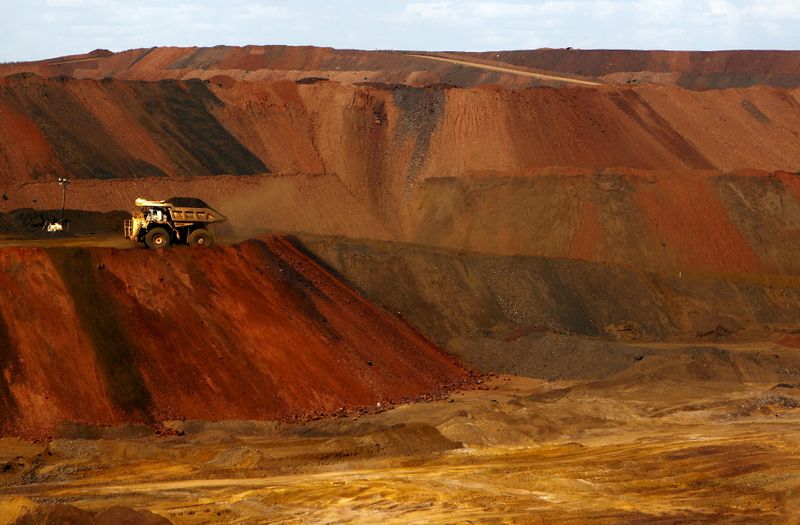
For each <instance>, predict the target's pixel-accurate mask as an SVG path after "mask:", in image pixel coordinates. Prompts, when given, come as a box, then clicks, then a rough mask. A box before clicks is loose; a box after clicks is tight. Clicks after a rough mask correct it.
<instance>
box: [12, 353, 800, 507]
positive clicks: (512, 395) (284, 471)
mask: <svg viewBox="0 0 800 525" xmlns="http://www.w3.org/2000/svg"><path fill="white" fill-rule="evenodd" d="M750 346H751V347H752V344H751V345H750ZM768 348H769V351H771V352H775V351H776V350H775V349H774V346H772V345H771V344H768V343H764V348H763V349H762V350H766V349H768ZM787 351H788V350H787ZM662 357H663V356H662ZM649 359H650V358H649V357H647V358H645V360H644V362H643V363H644V364H643V365H642V366H645V369H646V368H647V367H646V365H647V362H648V360H649ZM653 363H654V364H653V365H652V366H651V367H650V368H652V369H653V370H656V369H659V370H663V369H664V367H663V360H662V361H660V360H658V359H653ZM667 368H668V367H667ZM627 377H635V376H631V375H629V376H627ZM796 387H797V385H794V384H788V383H779V384H776V383H741V382H736V381H722V380H709V381H685V380H683V379H682V377H680V375H669V374H662V375H661V377H658V378H656V379H654V380H651V381H648V382H641V381H634V380H629V381H625V380H624V377H623V376H620V377H619V378H617V380H615V379H614V378H606V379H603V380H595V381H550V382H548V381H544V380H539V379H531V378H522V377H517V376H496V377H492V378H488V379H487V381H486V382H484V383H483V384H482V385H480V386H479V387H478V389H476V390H471V391H465V392H460V393H456V394H454V395H452V396H451V397H450V398H449V399H445V400H441V401H434V402H430V403H421V404H413V405H403V406H399V407H397V408H394V409H392V410H388V411H385V412H382V413H378V414H372V415H366V416H361V417H357V418H354V417H339V418H328V419H321V420H318V421H313V422H310V423H305V424H298V425H292V424H281V423H257V422H220V423H203V422H192V421H175V422H170V423H167V425H166V430H168V432H167V433H168V434H169V433H171V434H177V435H168V436H161V437H157V436H153V435H152V434H150V435H147V434H148V432H149V431H148V430H147V429H142V428H137V427H125V428H118V429H108V430H105V431H100V430H96V429H95V430H92V429H86V428H80V427H69V428H68V427H65V428H64V429H63V430H62V432H63V436H64V437H62V438H60V439H57V440H55V441H52V442H49V443H42V444H29V443H23V442H20V441H17V440H14V439H5V440H0V482H2V488H0V521H2V522H13V520H14V519H16V518H17V517H18V516H20V515H22V514H24V513H25V512H26V510H28V509H33V508H35V507H37V506H41V505H52V504H57V503H58V504H69V505H74V506H76V507H78V508H81V509H85V510H89V511H100V510H102V509H106V508H108V507H111V506H117V505H122V506H126V507H132V508H134V509H147V510H150V511H152V512H154V513H156V514H158V515H161V516H163V517H166V518H168V519H169V520H171V521H173V522H174V523H210V522H211V523H213V522H225V523H258V522H271V523H304V522H309V523H330V522H337V523H366V522H369V523H376V522H383V523H412V522H417V523H419V522H425V523H454V522H461V523H465V522H473V523H478V522H480V523H502V522H533V523H540V522H542V523H552V522H562V523H585V522H587V521H591V522H592V523H654V522H664V523H687V522H691V523H698V522H719V521H724V522H727V523H732V522H733V523H736V522H741V523H778V522H783V523H796V522H797V518H796V516H797V515H798V513H800V432H798V423H800V409H799V407H800V394H798V392H797V389H796ZM81 436H82V437H87V436H91V437H93V438H100V439H76V438H78V437H81ZM137 436H138V437H137Z"/></svg>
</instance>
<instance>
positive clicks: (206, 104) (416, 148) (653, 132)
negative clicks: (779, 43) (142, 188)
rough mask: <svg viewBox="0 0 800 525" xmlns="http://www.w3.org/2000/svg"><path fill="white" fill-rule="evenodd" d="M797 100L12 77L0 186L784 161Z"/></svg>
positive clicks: (752, 93) (410, 180)
mask: <svg viewBox="0 0 800 525" xmlns="http://www.w3.org/2000/svg"><path fill="white" fill-rule="evenodd" d="M799 100H800V91H798V90H794V91H785V90H777V89H774V88H765V87H759V88H751V89H741V90H726V91H703V92H694V91H686V90H681V89H678V88H674V87H655V86H649V87H640V88H635V89H634V88H621V87H606V88H560V89H554V88H536V89H525V90H493V89H440V88H429V89H423V88H408V87H398V88H396V89H381V88H376V87H366V86H352V85H345V84H338V83H333V82H326V83H321V84H313V85H297V84H295V83H293V82H286V81H284V82H272V83H265V82H259V83H250V82H240V83H236V84H235V85H234V86H233V87H230V88H224V87H223V88H218V87H214V86H208V85H204V84H202V83H200V82H171V81H170V82H163V83H161V82H160V83H151V82H122V81H100V82H98V81H92V80H73V79H64V80H46V79H41V78H38V77H33V78H32V77H29V76H28V77H20V76H15V77H9V78H6V79H4V80H0V121H1V122H3V124H4V125H3V126H2V127H0V183H9V182H10V183H22V182H27V181H29V180H31V179H36V178H55V176H56V175H61V174H67V175H69V176H72V177H80V178H96V179H108V178H120V177H144V176H164V175H168V176H186V175H189V174H191V175H220V174H231V175H245V174H253V173H264V172H267V171H271V172H276V173H290V172H294V173H296V172H306V173H320V172H327V173H331V172H333V173H337V174H339V176H340V177H342V179H343V180H344V181H345V183H346V185H347V186H348V187H349V189H350V190H351V191H353V192H354V193H356V194H357V195H370V196H371V197H373V198H382V197H381V195H380V194H385V193H387V192H388V193H393V194H395V195H398V194H402V193H404V192H406V191H409V190H410V189H413V186H414V184H415V183H416V182H417V181H419V180H422V179H425V178H428V177H434V176H436V177H438V176H461V175H463V174H465V173H469V172H472V171H486V170H491V171H506V172H524V171H526V170H530V169H534V168H542V167H549V166H566V167H580V168H590V169H594V168H607V167H631V168H640V169H666V170H682V169H686V168H692V169H717V170H732V169H741V168H745V169H750V168H753V169H763V170H768V171H772V170H790V171H794V170H797V169H798V167H800V135H798V130H797V122H798V121H800V102H798V101H799ZM6 123H7V125H6ZM223 152H224V154H223Z"/></svg>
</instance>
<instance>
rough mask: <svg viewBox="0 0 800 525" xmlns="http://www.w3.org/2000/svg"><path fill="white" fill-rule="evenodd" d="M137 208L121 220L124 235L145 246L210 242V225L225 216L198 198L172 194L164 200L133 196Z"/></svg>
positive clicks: (224, 219) (206, 243)
mask: <svg viewBox="0 0 800 525" xmlns="http://www.w3.org/2000/svg"><path fill="white" fill-rule="evenodd" d="M136 206H137V207H139V208H141V211H136V212H134V213H133V217H132V218H131V219H128V220H127V221H125V237H126V238H128V239H130V240H131V241H134V242H143V243H144V244H145V245H146V246H147V247H148V248H151V249H158V248H166V247H167V246H169V245H171V244H188V245H189V246H211V245H212V244H213V243H214V236H213V235H212V233H211V227H212V225H214V224H217V223H220V222H223V221H226V220H228V219H227V217H225V216H224V215H222V214H221V213H219V212H218V211H216V210H214V209H213V208H211V207H210V206H209V205H208V204H206V203H205V202H203V201H201V200H200V199H194V198H190V197H175V198H172V199H169V200H166V201H149V200H146V199H136Z"/></svg>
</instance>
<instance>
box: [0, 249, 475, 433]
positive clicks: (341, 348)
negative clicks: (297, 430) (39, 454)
mask: <svg viewBox="0 0 800 525" xmlns="http://www.w3.org/2000/svg"><path fill="white" fill-rule="evenodd" d="M0 268H2V271H0V344H2V347H0V350H1V351H0V370H1V371H2V374H0V425H2V435H9V434H15V433H21V434H23V435H26V436H32V437H42V436H46V435H47V434H48V433H49V432H51V431H52V430H53V428H54V427H55V426H56V425H57V424H58V423H59V422H60V421H62V420H71V421H83V422H89V423H99V424H116V423H122V422H126V421H134V422H147V423H152V422H158V421H160V420H164V419H173V418H190V419H204V420H217V419H277V418H292V417H295V416H303V415H309V414H314V413H319V412H333V411H336V410H338V409H340V408H354V407H360V406H375V404H376V403H378V402H383V403H386V402H389V401H392V400H400V399H403V398H410V397H414V396H419V395H424V394H430V393H436V392H438V391H441V390H442V389H444V388H446V387H448V386H449V385H452V384H454V383H459V382H462V381H464V380H466V379H467V377H468V375H467V374H466V373H465V372H464V371H463V370H462V369H460V368H459V367H458V366H457V365H456V364H455V363H454V362H453V361H452V360H451V359H450V358H448V357H446V356H445V355H444V354H442V353H441V352H440V351H439V350H438V349H437V348H436V347H435V346H433V345H432V344H431V343H429V342H428V341H427V340H426V339H424V338H423V337H422V336H420V335H419V334H418V333H417V332H415V331H414V330H413V329H411V328H410V327H409V326H408V325H406V324H405V323H403V322H402V321H400V320H398V319H396V318H395V317H393V316H391V315H389V314H388V313H386V312H384V311H382V310H380V309H378V308H376V307H375V306H373V305H371V304H370V303H368V302H366V301H365V300H364V299H362V298H361V297H359V296H358V295H357V294H355V293H354V292H353V291H352V290H350V289H349V288H347V287H346V286H345V285H344V284H342V283H341V282H339V281H338V280H336V279H335V278H334V277H333V276H331V275H330V274H328V273H327V272H325V271H324V270H322V269H321V268H320V267H319V266H317V265H316V264H315V263H313V262H312V261H310V260H309V259H308V258H306V257H305V256H304V255H302V254H301V253H300V252H299V251H297V250H296V249H295V248H294V247H293V246H292V245H290V244H289V243H288V242H287V241H285V240H283V239H280V238H269V239H266V240H265V241H249V242H247V243H244V244H241V245H237V246H234V247H228V248H216V249H210V250H203V251H198V250H191V249H175V250H171V251H168V252H164V253H153V252H147V251H144V250H141V251H138V250H137V251H133V252H131V251H124V252H120V251H116V250H102V249H53V250H42V249H5V250H0Z"/></svg>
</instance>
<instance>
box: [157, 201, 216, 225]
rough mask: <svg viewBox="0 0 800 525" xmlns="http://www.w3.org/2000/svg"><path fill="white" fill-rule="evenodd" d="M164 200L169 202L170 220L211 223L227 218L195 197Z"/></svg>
mask: <svg viewBox="0 0 800 525" xmlns="http://www.w3.org/2000/svg"><path fill="white" fill-rule="evenodd" d="M166 202H167V203H168V204H170V213H172V220H173V221H174V222H176V223H182V222H205V223H212V222H222V221H226V220H228V218H227V217H225V216H224V215H222V214H221V213H220V212H218V211H217V210H215V209H214V208H212V207H211V206H209V205H208V204H206V203H205V202H203V201H202V200H200V199H195V198H192V197H173V198H171V199H169V200H167V201H166Z"/></svg>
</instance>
